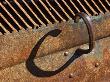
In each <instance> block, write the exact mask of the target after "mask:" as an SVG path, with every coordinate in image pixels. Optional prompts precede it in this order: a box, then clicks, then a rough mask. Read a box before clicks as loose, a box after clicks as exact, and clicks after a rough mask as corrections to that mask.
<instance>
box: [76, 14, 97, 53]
mask: <svg viewBox="0 0 110 82" xmlns="http://www.w3.org/2000/svg"><path fill="white" fill-rule="evenodd" d="M80 18H82V19H83V21H84V22H85V24H86V26H87V30H88V34H89V49H88V51H89V52H91V51H92V50H93V48H94V45H95V42H94V41H95V37H94V33H93V25H92V22H91V18H90V17H89V16H88V15H87V14H85V13H83V12H80V13H77V14H76V15H75V22H76V23H77V22H78V21H79V19H80Z"/></svg>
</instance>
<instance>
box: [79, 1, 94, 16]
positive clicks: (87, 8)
mask: <svg viewBox="0 0 110 82" xmlns="http://www.w3.org/2000/svg"><path fill="white" fill-rule="evenodd" d="M80 2H81V3H82V5H83V6H84V7H85V8H86V10H87V11H88V12H89V13H90V14H91V15H93V14H94V13H93V12H92V10H91V9H90V8H89V7H88V5H87V4H86V3H85V2H84V0H80Z"/></svg>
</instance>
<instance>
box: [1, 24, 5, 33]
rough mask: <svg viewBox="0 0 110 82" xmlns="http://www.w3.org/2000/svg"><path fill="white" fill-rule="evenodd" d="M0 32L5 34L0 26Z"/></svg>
mask: <svg viewBox="0 0 110 82" xmlns="http://www.w3.org/2000/svg"><path fill="white" fill-rule="evenodd" d="M0 32H1V33H2V34H5V33H6V32H5V31H4V30H3V29H2V27H1V26H0Z"/></svg>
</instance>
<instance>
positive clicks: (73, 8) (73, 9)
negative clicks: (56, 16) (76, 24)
mask: <svg viewBox="0 0 110 82" xmlns="http://www.w3.org/2000/svg"><path fill="white" fill-rule="evenodd" d="M65 1H66V2H67V4H68V6H69V7H70V8H71V10H72V11H73V12H74V13H75V14H76V13H78V11H77V10H76V8H75V7H74V6H73V5H72V4H71V3H70V0H65Z"/></svg>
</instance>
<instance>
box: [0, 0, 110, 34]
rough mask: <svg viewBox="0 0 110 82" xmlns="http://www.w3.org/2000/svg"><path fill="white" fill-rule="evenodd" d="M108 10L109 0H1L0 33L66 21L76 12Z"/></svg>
mask: <svg viewBox="0 0 110 82" xmlns="http://www.w3.org/2000/svg"><path fill="white" fill-rule="evenodd" d="M109 11H110V0H3V1H0V32H1V33H0V34H4V33H11V32H13V31H19V30H21V29H27V28H29V29H31V28H38V27H40V26H41V25H43V26H46V25H47V24H53V23H57V22H61V21H67V20H70V19H74V15H75V14H76V13H78V12H85V13H87V14H88V15H90V16H92V15H98V14H99V13H103V14H104V13H105V12H109Z"/></svg>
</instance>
